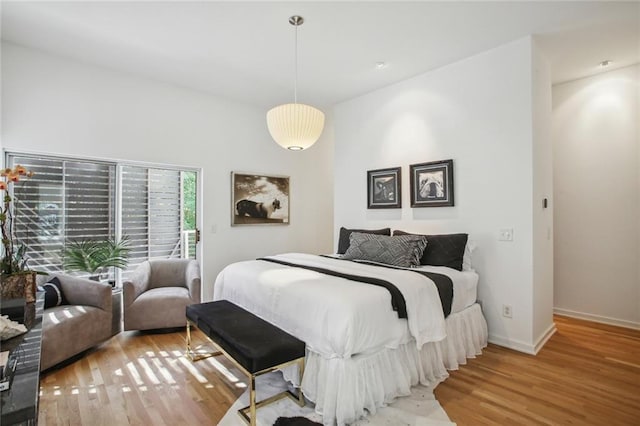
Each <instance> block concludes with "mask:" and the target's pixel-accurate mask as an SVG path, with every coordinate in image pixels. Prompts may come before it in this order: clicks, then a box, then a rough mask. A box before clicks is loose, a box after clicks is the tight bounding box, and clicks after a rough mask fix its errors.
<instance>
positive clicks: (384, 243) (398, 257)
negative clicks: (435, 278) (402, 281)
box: [342, 232, 427, 268]
mask: <svg viewBox="0 0 640 426" xmlns="http://www.w3.org/2000/svg"><path fill="white" fill-rule="evenodd" d="M426 246H427V238H426V237H424V236H423V235H399V236H395V237H391V236H386V235H376V234H363V233H360V232H352V233H351V236H350V237H349V248H348V249H347V251H346V253H345V254H344V255H343V256H342V258H343V259H350V260H367V261H370V262H377V263H384V264H387V265H392V266H400V267H403V268H411V267H414V266H418V265H420V258H421V257H422V253H423V252H424V249H425V247H426Z"/></svg>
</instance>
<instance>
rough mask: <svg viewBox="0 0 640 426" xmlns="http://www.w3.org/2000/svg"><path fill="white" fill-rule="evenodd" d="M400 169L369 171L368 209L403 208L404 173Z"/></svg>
mask: <svg viewBox="0 0 640 426" xmlns="http://www.w3.org/2000/svg"><path fill="white" fill-rule="evenodd" d="M401 171H402V170H401V168H400V167H392V168H388V169H377V170H369V171H367V208H368V209H399V208H401V207H402V173H401Z"/></svg>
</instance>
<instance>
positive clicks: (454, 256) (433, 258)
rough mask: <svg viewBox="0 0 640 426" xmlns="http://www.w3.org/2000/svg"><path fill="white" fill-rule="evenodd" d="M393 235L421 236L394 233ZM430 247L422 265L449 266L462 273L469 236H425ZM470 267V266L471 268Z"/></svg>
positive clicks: (421, 260) (425, 252)
mask: <svg viewBox="0 0 640 426" xmlns="http://www.w3.org/2000/svg"><path fill="white" fill-rule="evenodd" d="M393 235H419V234H410V233H408V232H404V231H398V230H395V231H393ZM423 236H424V237H426V239H427V242H428V245H427V248H426V249H425V250H424V253H423V254H422V258H421V259H420V264H421V265H432V266H448V267H449V268H453V269H457V270H458V271H462V266H463V259H464V252H465V247H466V245H467V239H468V238H469V235H468V234H441V235H423ZM469 267H470V266H469Z"/></svg>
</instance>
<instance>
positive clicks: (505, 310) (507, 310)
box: [502, 305, 513, 318]
mask: <svg viewBox="0 0 640 426" xmlns="http://www.w3.org/2000/svg"><path fill="white" fill-rule="evenodd" d="M502 316H503V317H506V318H512V317H513V312H511V305H502Z"/></svg>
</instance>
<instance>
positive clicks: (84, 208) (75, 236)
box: [6, 153, 195, 277]
mask: <svg viewBox="0 0 640 426" xmlns="http://www.w3.org/2000/svg"><path fill="white" fill-rule="evenodd" d="M6 159H7V165H8V166H9V167H14V166H15V165H17V164H21V165H23V166H25V167H26V168H27V169H29V170H32V171H33V172H34V173H35V174H34V176H33V177H32V178H30V179H26V180H24V181H21V182H20V183H18V184H17V185H15V186H13V190H14V199H15V212H16V215H15V217H16V220H15V223H14V225H15V228H14V229H15V235H16V237H17V238H18V240H19V242H20V243H22V244H25V245H26V246H27V248H28V251H27V255H28V257H29V259H30V261H29V267H30V268H32V269H36V270H41V271H46V272H61V271H63V267H62V255H63V253H64V249H65V244H68V243H70V242H71V241H76V240H82V239H91V240H102V239H106V238H112V239H113V238H115V235H126V236H127V237H128V238H129V240H130V247H131V253H130V256H129V267H128V268H127V270H126V271H123V275H124V276H125V277H126V276H127V275H129V274H130V273H131V272H132V271H133V270H135V268H136V267H137V266H138V265H139V264H140V263H142V262H143V261H145V260H148V259H166V258H179V257H195V243H194V239H193V237H191V238H188V237H189V236H187V235H186V233H187V232H185V231H183V229H184V228H185V227H184V225H183V219H184V213H183V210H184V209H183V192H184V190H183V186H184V184H183V181H184V178H183V177H184V175H185V174H192V175H195V173H194V172H190V171H183V170H177V169H162V168H150V167H140V166H132V165H126V164H121V165H118V164H116V163H114V162H100V161H90V160H78V159H65V158H58V157H45V156H37V157H36V156H31V155H21V154H13V153H9V154H7V157H6ZM118 178H119V185H118V184H116V182H117V181H118ZM190 182H191V183H192V184H193V185H195V179H191V180H190ZM193 185H192V186H193ZM189 188H190V189H189V190H190V191H191V192H192V193H193V194H195V190H194V189H193V188H191V187H189ZM194 188H195V187H194ZM118 191H120V192H118ZM116 200H120V202H119V203H117V202H116ZM117 205H118V206H119V208H120V212H119V213H120V221H119V223H118V221H117V220H116V217H117V214H116V213H117V212H116V206H117ZM194 206H195V204H194ZM118 226H119V228H120V229H117V227H118ZM188 232H189V233H190V234H189V235H191V234H193V233H194V232H195V231H193V230H190V231H188ZM185 237H187V238H185ZM184 241H188V243H187V244H188V246H189V247H188V248H186V249H184V250H183V248H182V244H183V242H184Z"/></svg>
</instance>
